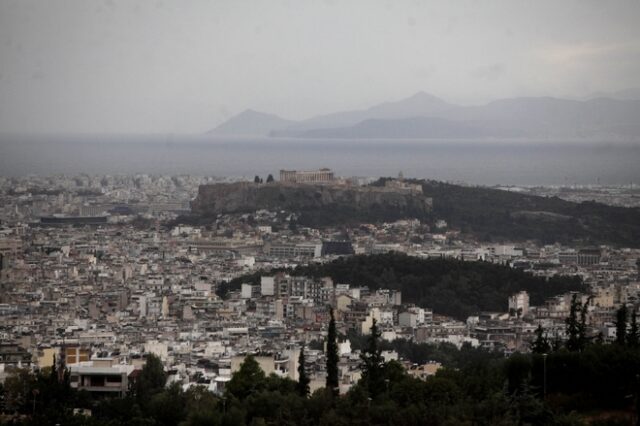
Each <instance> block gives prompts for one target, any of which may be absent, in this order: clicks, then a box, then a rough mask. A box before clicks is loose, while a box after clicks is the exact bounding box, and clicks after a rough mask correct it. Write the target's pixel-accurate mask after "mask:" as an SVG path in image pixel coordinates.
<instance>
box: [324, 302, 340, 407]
mask: <svg viewBox="0 0 640 426" xmlns="http://www.w3.org/2000/svg"><path fill="white" fill-rule="evenodd" d="M330 315H331V321H329V333H328V336H327V381H326V387H327V388H328V389H330V390H331V392H332V393H333V394H334V395H337V394H338V387H339V383H338V361H339V356H338V343H337V342H336V339H337V333H336V320H335V318H334V316H333V308H331V311H330Z"/></svg>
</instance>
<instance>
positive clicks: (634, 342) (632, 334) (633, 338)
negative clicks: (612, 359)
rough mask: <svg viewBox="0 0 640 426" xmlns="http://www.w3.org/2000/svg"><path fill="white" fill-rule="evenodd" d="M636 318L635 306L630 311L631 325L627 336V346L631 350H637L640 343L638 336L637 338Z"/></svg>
mask: <svg viewBox="0 0 640 426" xmlns="http://www.w3.org/2000/svg"><path fill="white" fill-rule="evenodd" d="M639 332H640V331H639V330H638V318H637V314H636V308H635V306H634V307H633V308H632V309H631V324H630V327H629V334H628V335H627V345H629V346H630V347H632V348H637V347H638V343H640V336H638V333H639Z"/></svg>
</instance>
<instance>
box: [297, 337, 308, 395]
mask: <svg viewBox="0 0 640 426" xmlns="http://www.w3.org/2000/svg"><path fill="white" fill-rule="evenodd" d="M305 367H306V365H305V359H304V345H302V347H301V348H300V356H299V357H298V383H297V384H296V388H297V390H298V394H300V396H302V397H303V398H306V397H307V396H309V382H310V380H309V377H308V376H307V370H306V368H305Z"/></svg>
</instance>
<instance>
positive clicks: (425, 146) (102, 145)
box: [0, 134, 640, 185]
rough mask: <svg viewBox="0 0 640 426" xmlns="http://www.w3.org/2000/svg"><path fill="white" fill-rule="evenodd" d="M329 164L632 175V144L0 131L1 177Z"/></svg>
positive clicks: (578, 177) (447, 177)
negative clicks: (0, 133) (15, 133)
mask: <svg viewBox="0 0 640 426" xmlns="http://www.w3.org/2000/svg"><path fill="white" fill-rule="evenodd" d="M320 167H329V168H331V169H333V170H334V171H335V172H336V174H338V175H340V176H370V177H376V176H395V175H397V174H398V172H400V171H402V172H403V174H404V175H405V176H406V177H418V178H428V179H436V180H444V181H458V182H467V183H471V184H480V185H562V184H597V183H600V184H629V183H632V182H633V183H638V182H640V143H629V142H594V141H522V140H519V141H486V140H470V141H469V140H467V141H454V140H377V139H376V140H366V141H365V140H317V139H315V140H309V139H303V140H300V139H272V138H247V139H233V138H212V137H210V136H183V135H180V136H177V135H150V136H140V135H136V136H125V135H120V136H113V135H109V136H95V135H90V136H78V135H74V136H55V137H47V136H24V135H7V134H4V135H0V175H2V176H23V175H27V174H37V175H52V174H67V175H73V174H81V173H87V174H136V173H144V174H194V175H208V176H220V177H223V176H230V177H241V176H246V177H249V178H252V177H253V176H254V175H256V174H258V175H261V176H263V177H266V175H267V174H268V173H273V174H274V175H275V176H277V172H278V170H280V169H283V168H285V169H316V168H320Z"/></svg>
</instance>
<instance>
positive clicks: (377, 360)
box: [360, 319, 385, 396]
mask: <svg viewBox="0 0 640 426" xmlns="http://www.w3.org/2000/svg"><path fill="white" fill-rule="evenodd" d="M380 335H381V333H380V331H379V330H378V324H377V322H376V320H375V319H374V320H373V323H372V324H371V333H370V334H369V338H368V339H367V346H366V347H365V348H364V350H363V351H362V354H361V355H360V359H361V360H362V364H361V368H362V380H363V382H364V383H365V385H366V386H367V390H368V391H369V395H371V396H377V395H379V394H380V393H381V392H384V390H385V383H384V368H385V363H384V358H382V351H381V349H380V346H379V345H378V339H380Z"/></svg>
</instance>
